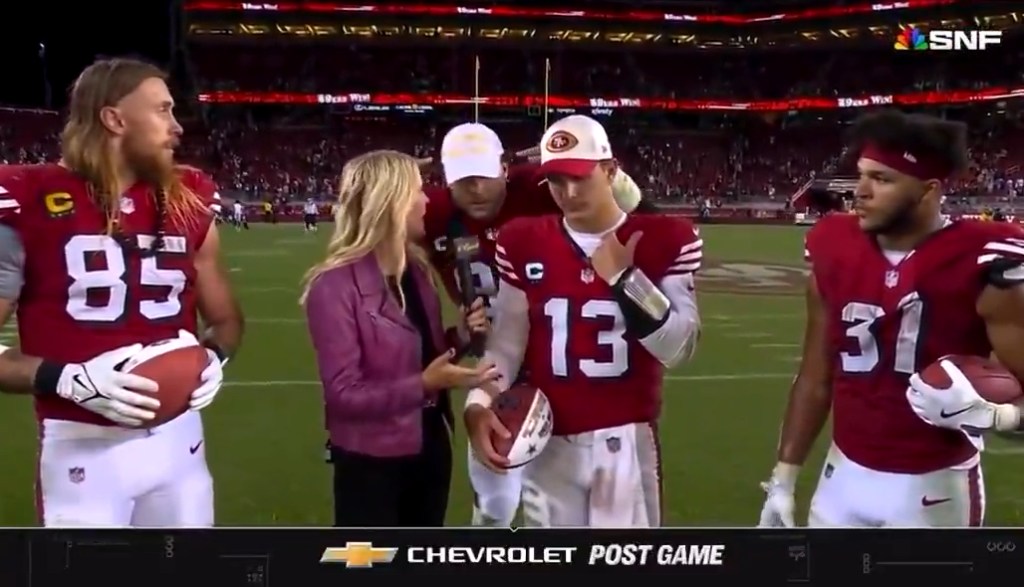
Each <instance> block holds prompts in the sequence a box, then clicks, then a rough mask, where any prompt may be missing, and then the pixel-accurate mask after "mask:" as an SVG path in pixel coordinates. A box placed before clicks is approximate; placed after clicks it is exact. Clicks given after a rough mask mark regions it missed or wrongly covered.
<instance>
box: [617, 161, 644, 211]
mask: <svg viewBox="0 0 1024 587" xmlns="http://www.w3.org/2000/svg"><path fill="white" fill-rule="evenodd" d="M612 196H614V197H615V202H616V203H618V205H619V208H620V209H621V210H622V211H623V212H626V213H629V212H632V211H633V210H636V207H637V206H639V205H640V200H641V199H643V194H641V193H640V187H639V186H638V185H636V182H635V181H633V178H632V177H630V176H629V174H628V173H626V172H625V171H623V170H622V169H619V170H618V172H616V173H615V178H614V179H613V180H612Z"/></svg>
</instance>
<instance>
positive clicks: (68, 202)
mask: <svg viewBox="0 0 1024 587" xmlns="http://www.w3.org/2000/svg"><path fill="white" fill-rule="evenodd" d="M173 106H174V103H173V100H172V98H171V95H170V93H169V91H168V88H167V84H166V83H165V75H164V73H163V72H161V71H160V70H159V69H157V68H156V67H154V66H151V65H149V64H146V63H143V62H139V61H135V60H130V59H110V60H101V61H97V62H96V63H94V64H93V65H91V66H89V67H88V68H86V69H85V71H83V72H82V74H81V75H80V76H79V78H78V80H77V81H76V82H75V85H74V88H73V90H72V93H71V103H70V112H69V116H68V121H67V124H66V126H65V128H64V133H63V136H62V144H61V149H62V160H61V162H60V163H59V164H42V165H27V166H3V167H0V223H3V224H4V225H6V226H7V227H8V228H10V229H13V233H12V232H10V231H9V232H8V236H11V234H13V235H14V237H15V239H16V240H15V242H17V243H18V246H17V247H16V248H18V249H20V251H19V253H18V255H17V256H15V255H11V254H9V253H10V250H6V251H5V253H4V256H5V258H6V261H5V262H4V263H3V264H4V265H5V266H6V272H7V274H8V276H7V278H5V279H4V280H2V281H5V282H6V283H8V286H7V288H6V289H5V290H4V291H3V292H0V293H2V294H3V295H4V298H5V299H4V301H3V302H2V307H0V314H2V315H3V316H4V317H6V316H7V315H9V312H10V307H11V306H12V305H16V312H17V317H18V334H19V348H18V349H4V350H3V352H2V354H0V389H3V390H4V391H5V392H11V393H26V394H33V395H34V396H35V406H36V413H37V416H38V419H39V426H40V438H41V441H42V446H41V449H40V456H39V479H38V496H39V503H38V504H37V505H38V507H39V509H40V511H39V514H40V517H41V519H42V522H43V524H44V525H46V526H209V525H212V524H213V485H212V480H211V477H210V473H209V471H208V469H207V466H206V459H205V453H204V450H203V430H202V422H201V419H200V417H199V414H198V413H197V410H200V409H202V408H204V407H206V406H207V405H209V404H210V402H212V401H213V398H214V396H215V395H216V394H217V392H218V391H219V389H220V387H221V384H222V382H223V371H222V363H223V361H225V360H226V359H227V357H228V356H229V355H230V353H232V352H233V351H234V349H235V348H237V346H238V344H239V341H240V339H241V334H242V329H243V326H242V317H241V313H240V311H239V309H238V305H237V304H236V302H235V300H234V297H233V296H232V293H231V290H230V287H229V284H228V280H227V275H226V272H225V271H224V269H223V267H222V266H221V264H220V260H219V239H218V236H217V231H216V228H215V226H214V223H213V215H212V214H211V210H216V208H217V207H218V206H219V203H218V200H219V195H217V192H216V188H215V186H214V184H213V182H212V181H211V180H210V179H209V178H208V177H207V176H206V175H204V174H202V173H201V172H199V171H197V170H194V169H191V168H182V167H179V166H176V165H175V164H174V159H173V155H174V149H175V147H176V146H177V144H178V142H179V137H180V135H181V126H180V125H179V124H178V122H177V121H176V120H175V118H174V114H173ZM12 274H13V275H15V277H13V278H12V277H11V275H12ZM11 284H16V287H15V286H13V285H11ZM197 311H198V313H199V314H200V315H201V316H202V318H203V323H204V325H205V326H206V327H207V328H208V330H207V332H206V335H205V336H204V339H205V340H204V341H203V343H204V344H205V345H206V346H207V348H208V355H209V364H208V366H207V368H206V369H205V370H204V371H203V374H202V384H201V385H200V387H199V388H198V389H196V390H195V392H194V393H193V394H192V399H191V408H192V410H191V411H189V412H187V413H186V414H185V415H182V416H181V417H179V418H176V419H175V420H173V421H171V422H168V423H167V424H164V425H162V426H158V427H155V428H151V429H145V428H140V427H139V426H140V425H144V424H145V422H146V421H148V420H151V419H152V418H153V417H154V410H155V409H156V408H158V407H159V402H158V400H156V399H154V398H152V397H150V396H145V395H142V394H139V393H136V392H137V391H150V392H157V395H158V396H159V390H158V386H157V384H156V383H155V382H153V381H151V380H148V379H144V378H141V377H138V376H134V375H130V374H127V373H122V372H121V371H120V370H119V369H120V367H121V365H123V364H124V363H125V362H126V361H127V360H128V359H129V358H131V357H132V356H133V355H134V354H136V353H137V352H139V351H140V350H141V349H142V347H143V345H145V344H149V343H153V342H157V341H160V340H165V339H171V338H177V337H182V338H186V339H188V340H190V341H192V342H196V331H197V317H196V314H197Z"/></svg>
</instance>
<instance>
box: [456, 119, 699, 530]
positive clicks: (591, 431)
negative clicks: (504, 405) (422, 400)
mask: <svg viewBox="0 0 1024 587" xmlns="http://www.w3.org/2000/svg"><path fill="white" fill-rule="evenodd" d="M541 149H542V150H541V167H540V172H541V173H543V174H544V176H545V177H546V178H547V181H548V186H549V189H550V191H551V194H552V196H553V197H554V199H555V202H556V203H557V204H558V207H559V208H560V209H561V211H562V213H561V215H558V216H547V217H543V218H536V219H517V220H513V221H511V222H509V223H508V224H506V225H505V226H504V227H502V229H501V231H500V232H499V233H498V239H497V243H496V246H495V251H496V256H495V264H496V266H497V269H498V273H499V274H500V278H501V283H500V287H499V290H498V295H497V296H496V298H495V300H494V310H495V316H494V324H493V328H492V334H491V338H490V340H489V341H488V344H487V352H486V356H487V358H488V359H490V360H492V361H494V363H495V364H496V366H497V367H498V368H499V370H500V372H501V373H502V375H503V383H502V385H501V386H499V387H498V388H492V389H486V390H485V389H475V390H472V391H471V392H470V394H469V397H468V398H467V405H466V414H465V417H466V423H467V429H468V430H469V435H470V439H471V442H472V445H473V449H474V451H475V452H476V453H477V458H479V459H481V460H482V461H484V462H485V463H486V464H488V465H489V466H491V467H493V468H496V469H500V468H501V467H502V466H504V465H507V460H505V459H504V458H503V457H501V456H499V455H498V454H497V453H495V451H494V448H493V446H492V444H491V439H492V438H493V435H494V434H506V433H507V431H506V430H504V429H503V428H502V427H501V425H500V423H498V421H497V417H496V416H495V415H494V412H493V411H491V410H490V409H489V406H490V405H491V402H492V399H493V397H494V395H495V394H497V393H500V391H501V389H502V388H505V389H507V387H508V384H509V383H510V382H511V381H512V380H514V379H515V377H516V374H517V373H519V372H520V370H521V369H522V371H523V372H524V373H525V374H526V378H527V381H528V382H529V383H530V384H532V385H535V386H536V387H538V388H539V389H541V390H543V392H544V393H545V394H546V395H547V397H548V399H549V400H550V402H551V408H552V411H553V413H554V430H553V434H554V435H556V436H557V437H558V438H555V439H553V440H552V441H551V442H550V443H548V445H547V448H546V449H545V450H544V451H543V452H542V453H541V454H540V455H539V456H537V458H536V459H535V460H534V461H532V462H531V463H530V465H528V466H527V467H525V470H524V486H523V488H524V490H523V511H524V519H525V522H526V523H527V524H529V525H538V526H594V527H616V526H618V527H627V526H631V527H647V526H657V525H659V523H660V494H659V489H660V483H659V479H658V473H659V466H658V465H659V462H658V454H657V448H656V447H657V442H656V440H655V438H656V436H655V431H654V427H653V424H654V422H655V420H656V419H657V417H658V412H659V410H660V403H661V402H660V398H661V385H662V377H663V372H664V368H665V366H673V365H675V364H677V363H678V362H680V361H681V360H684V359H685V358H687V357H689V356H690V354H691V353H692V352H693V350H694V348H695V344H696V340H697V337H698V333H699V328H700V326H699V324H700V321H699V316H698V313H697V305H696V299H695V296H694V272H695V271H696V270H697V269H698V267H699V266H700V260H701V241H700V239H699V237H698V236H697V231H696V230H695V229H694V227H693V226H692V225H691V224H690V223H689V222H688V221H686V220H682V219H679V218H673V217H669V216H659V215H631V214H626V213H624V212H623V211H622V210H621V209H620V208H619V206H617V205H616V202H615V199H614V197H613V196H612V187H611V186H612V183H613V181H614V177H615V175H616V174H617V173H619V169H618V166H617V164H616V162H615V159H614V157H613V155H612V150H611V144H610V143H609V141H608V135H607V133H606V132H605V129H604V128H603V127H602V126H601V124H600V123H599V122H597V121H596V120H594V119H592V118H589V117H586V116H569V117H567V118H564V119H562V120H560V121H558V122H556V123H555V124H554V125H552V126H551V128H549V129H548V131H547V132H546V133H545V135H544V138H543V140H542V142H541Z"/></svg>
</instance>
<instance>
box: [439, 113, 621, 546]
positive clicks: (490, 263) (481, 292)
mask: <svg viewBox="0 0 1024 587" xmlns="http://www.w3.org/2000/svg"><path fill="white" fill-rule="evenodd" d="M504 152H505V149H504V146H503V145H502V143H501V139H500V138H499V137H498V135H497V134H496V133H495V132H494V131H493V130H492V129H490V128H489V127H487V126H486V125H483V124H479V123H466V124H460V125H458V126H456V127H454V128H452V129H451V130H450V131H449V132H448V134H446V135H445V137H444V139H443V141H442V144H441V164H442V166H443V167H444V175H445V182H446V183H447V184H448V187H447V188H433V189H431V188H428V189H427V190H426V193H427V197H428V205H427V213H426V216H425V218H424V225H425V227H426V231H427V246H428V249H429V251H430V255H431V261H432V263H433V265H434V267H435V268H436V269H437V270H438V272H439V273H440V275H441V279H442V281H443V282H444V285H445V289H447V290H448V293H449V295H450V296H451V298H452V300H453V301H454V302H455V303H456V304H463V303H464V302H465V300H464V299H463V296H462V295H461V294H462V292H463V288H462V287H460V284H459V278H458V275H459V272H458V269H457V267H456V263H455V260H456V256H455V254H454V250H453V243H454V242H455V239H458V238H465V237H469V238H470V239H475V241H476V242H477V243H478V245H479V246H478V249H477V254H476V256H475V258H474V259H472V260H471V261H467V262H468V264H469V270H470V274H471V275H472V280H473V283H472V286H471V287H470V288H469V289H468V291H472V292H473V293H474V295H476V296H480V297H481V298H482V300H484V301H485V302H487V303H489V301H490V299H491V298H492V297H493V296H494V295H495V294H496V293H497V291H498V278H497V274H496V272H495V271H496V270H495V268H494V247H495V239H496V238H497V234H498V229H499V228H500V227H501V226H502V225H504V224H505V223H507V222H508V221H510V220H512V219H514V218H523V217H536V216H542V215H546V214H554V213H557V212H558V210H559V209H558V207H557V206H556V205H555V202H554V200H553V199H552V197H551V193H550V192H549V191H548V187H547V186H546V185H545V184H544V183H543V182H542V181H541V179H542V177H541V176H540V174H539V173H538V168H537V165H536V164H532V163H522V164H517V165H511V166H509V165H507V164H506V163H504V162H503V156H504ZM613 188H614V191H613V193H614V195H615V198H616V201H617V202H618V203H619V205H620V206H621V207H622V208H623V209H624V210H627V211H632V210H633V209H634V208H636V206H637V205H638V204H639V202H640V190H639V188H638V187H637V186H636V183H635V182H633V180H632V179H631V178H630V177H629V175H628V174H626V173H625V172H622V171H620V173H619V174H618V175H617V177H616V180H615V184H614V186H613ZM520 475H521V471H510V472H507V473H504V474H501V475H498V474H496V473H494V472H492V471H490V470H489V469H487V468H486V467H484V466H483V465H482V464H481V463H480V462H479V461H478V460H477V459H475V458H474V457H473V455H472V454H470V455H469V476H470V481H471V483H472V485H473V489H474V493H475V496H476V500H475V504H474V508H473V523H474V524H475V525H493V526H506V527H507V526H508V525H509V524H511V523H512V519H513V517H514V516H515V511H516V508H517V507H518V506H519V495H520V493H521V483H520Z"/></svg>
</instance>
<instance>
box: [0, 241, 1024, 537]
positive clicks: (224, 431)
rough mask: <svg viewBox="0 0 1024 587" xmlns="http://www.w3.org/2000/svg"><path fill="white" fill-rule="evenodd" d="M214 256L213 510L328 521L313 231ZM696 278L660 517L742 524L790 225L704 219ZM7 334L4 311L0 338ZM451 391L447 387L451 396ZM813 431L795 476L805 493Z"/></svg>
mask: <svg viewBox="0 0 1024 587" xmlns="http://www.w3.org/2000/svg"><path fill="white" fill-rule="evenodd" d="M222 235H223V240H224V243H225V261H226V264H227V266H228V267H230V270H231V277H232V279H233V281H234V284H235V287H236V291H237V293H238V295H239V296H240V298H241V300H242V303H243V306H244V309H245V312H246V315H247V318H248V334H247V336H246V340H245V344H244V348H243V350H242V353H241V354H240V355H239V357H238V358H237V360H235V361H234V362H232V363H231V364H230V365H229V367H228V368H227V383H226V385H225V389H224V391H223V393H222V394H221V396H220V397H219V398H218V400H217V402H216V403H215V404H214V405H213V406H212V407H210V408H209V409H208V410H206V411H205V412H203V413H204V418H205V422H206V432H207V446H208V448H207V454H208V457H209V460H210V466H211V468H212V470H213V475H214V479H215V481H216V488H217V522H218V524H220V525H230V526H256V525H260V526H267V525H282V526H283V525H288V526H305V525H326V524H328V523H329V520H330V517H331V502H330V477H329V467H328V465H326V464H325V463H324V462H323V446H324V432H323V428H322V421H323V415H322V400H321V396H320V389H319V386H318V384H317V376H316V365H315V363H314V360H313V355H312V353H311V351H310V348H309V343H308V339H307V335H306V326H305V323H304V320H303V315H302V312H301V310H300V308H299V306H298V304H297V302H296V297H297V295H298V291H297V289H298V286H297V284H298V281H299V278H300V276H301V275H302V273H303V272H304V271H305V269H306V268H307V267H308V266H309V265H310V264H311V263H312V262H313V261H315V260H316V259H318V257H319V256H320V255H321V253H322V251H323V248H324V245H325V244H326V241H327V237H328V232H327V231H326V230H324V231H322V232H320V233H319V234H317V235H307V234H304V233H303V232H302V229H301V227H300V226H298V225H279V226H263V225H256V226H254V227H253V230H251V231H248V232H244V231H243V232H235V231H234V230H233V229H230V228H223V229H222ZM703 236H704V243H705V244H704V247H705V248H704V251H705V259H706V261H705V267H704V269H703V272H702V276H701V278H700V284H701V285H700V287H699V291H700V296H701V297H700V304H701V310H702V314H703V319H704V332H703V336H702V338H701V346H700V349H699V351H698V353H697V357H696V358H695V359H694V361H693V362H691V363H690V364H687V365H685V366H683V367H681V368H679V369H676V370H674V371H672V372H671V373H670V374H669V375H667V377H666V379H667V381H666V385H665V412H664V414H663V416H662V423H661V435H662V439H661V440H662V447H663V459H664V475H665V491H666V495H665V499H666V502H667V503H666V508H665V510H666V512H667V516H668V518H667V522H668V523H670V524H673V525H691V526H696V525H704V526H707V525H724V526H752V525H754V524H755V523H756V521H757V517H758V513H759V511H760V506H761V501H762V498H763V494H762V493H761V491H760V490H759V488H758V482H760V481H762V480H763V479H764V478H765V477H766V476H767V475H768V474H769V472H770V470H771V468H772V466H773V465H774V462H775V459H774V450H775V443H776V437H777V434H778V427H779V418H780V416H781V413H782V409H783V406H784V404H785V399H786V393H787V388H788V385H789V382H790V380H791V379H792V376H793V372H794V369H795V368H796V364H797V357H798V355H799V351H800V348H799V342H800V336H801V333H802V329H803V317H802V300H801V298H800V295H799V293H800V282H801V281H802V279H803V278H804V275H805V270H804V269H803V268H802V261H801V253H802V250H803V246H802V237H803V230H802V229H800V228H795V227H784V226H783V227H774V226H707V227H705V228H704V229H703ZM13 339H14V329H13V328H12V325H8V327H7V328H6V329H5V330H2V331H0V341H5V342H9V341H11V340H13ZM460 401H461V400H460ZM0 434H2V440H0V447H3V448H2V453H0V526H11V525H13V526H23V525H32V524H34V522H35V517H34V509H33V503H34V501H33V478H34V471H35V463H34V460H35V458H36V430H35V422H34V419H33V416H32V410H31V406H30V401H29V399H28V398H26V397H20V396H5V395H0ZM456 436H457V438H458V446H457V447H456V452H455V462H456V468H455V478H454V481H453V488H452V499H451V506H450V508H449V521H450V523H451V524H465V523H467V522H468V520H469V513H470V507H469V505H470V492H469V483H468V481H467V479H466V474H465V466H464V464H463V463H464V461H465V458H466V457H465V446H464V445H465V443H464V436H463V434H462V432H461V430H459V431H457V433H456ZM825 445H826V442H825V441H823V442H819V446H818V448H819V450H818V451H817V453H816V457H815V458H814V459H812V461H811V462H809V463H808V465H807V467H806V471H805V474H804V475H803V478H802V489H801V498H802V501H803V503H804V505H806V500H807V498H808V497H809V495H810V491H811V489H812V488H813V483H814V482H815V480H816V479H817V473H818V467H819V464H820V457H821V455H822V452H823V451H822V450H821V449H823V448H824V447H825ZM1022 456H1024V443H1022V444H1015V443H1013V442H1012V441H1006V440H1003V439H1000V438H995V439H993V440H992V441H991V442H990V445H989V450H988V452H987V453H986V456H985V465H986V471H985V473H986V481H987V485H988V517H987V520H988V523H989V525H1020V524H1022V523H1024V512H1022V509H1024V467H1021V460H1020V459H1021V458H1022Z"/></svg>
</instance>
